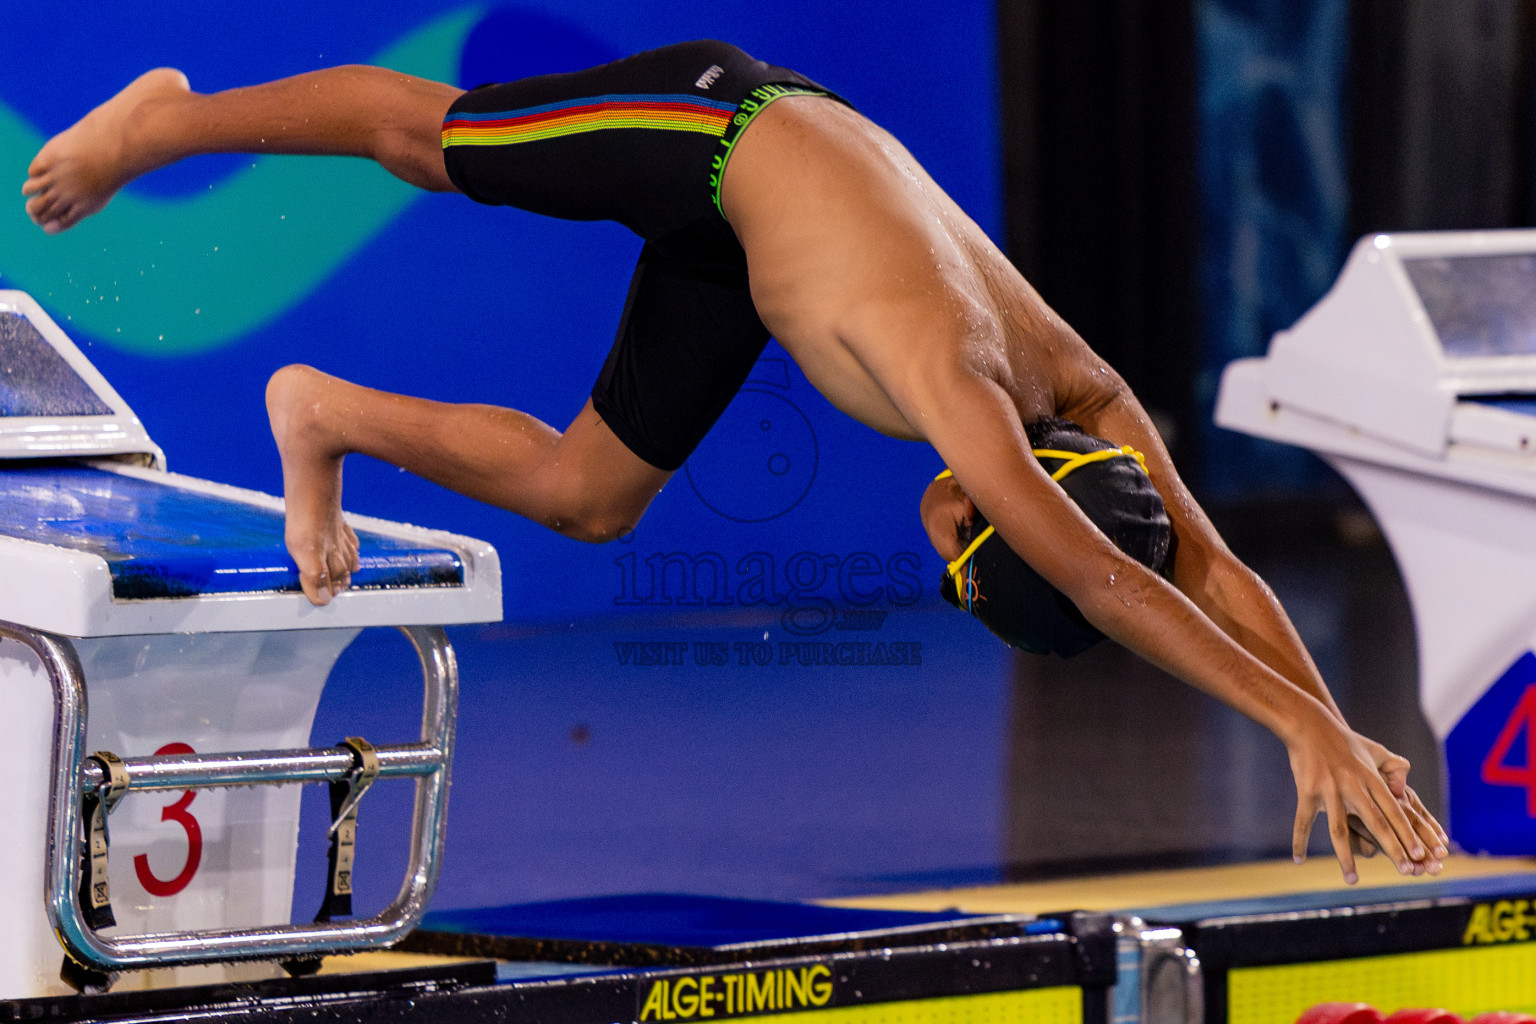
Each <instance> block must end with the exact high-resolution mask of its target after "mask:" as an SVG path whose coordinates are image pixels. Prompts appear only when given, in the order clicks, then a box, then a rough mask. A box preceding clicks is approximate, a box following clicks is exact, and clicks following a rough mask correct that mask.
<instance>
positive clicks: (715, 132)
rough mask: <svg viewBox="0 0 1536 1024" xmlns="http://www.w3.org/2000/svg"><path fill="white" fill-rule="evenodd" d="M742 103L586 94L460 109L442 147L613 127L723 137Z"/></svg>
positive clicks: (451, 118)
mask: <svg viewBox="0 0 1536 1024" xmlns="http://www.w3.org/2000/svg"><path fill="white" fill-rule="evenodd" d="M736 107H737V104H735V103H726V102H722V101H720V100H709V99H703V98H701V97H698V96H690V95H687V94H671V95H669V94H652V95H644V94H641V95H608V96H583V97H581V98H580V99H574V100H566V101H564V102H561V103H546V104H544V105H543V106H538V107H525V108H523V109H521V110H507V111H499V112H495V113H487V114H471V113H465V112H457V113H454V114H451V115H449V117H448V118H447V119H446V120H445V121H444V122H443V148H444V149H447V148H448V147H450V146H511V145H516V144H517V143H521V142H538V141H540V140H543V139H556V138H560V137H561V136H565V135H578V134H580V133H582V132H595V131H603V130H605V129H608V128H649V129H653V130H660V131H676V132H699V133H701V134H704V135H712V136H714V137H715V138H721V137H723V136H724V135H725V130H726V128H727V127H728V126H729V125H730V123H731V117H732V116H733V115H734V114H735V113H736Z"/></svg>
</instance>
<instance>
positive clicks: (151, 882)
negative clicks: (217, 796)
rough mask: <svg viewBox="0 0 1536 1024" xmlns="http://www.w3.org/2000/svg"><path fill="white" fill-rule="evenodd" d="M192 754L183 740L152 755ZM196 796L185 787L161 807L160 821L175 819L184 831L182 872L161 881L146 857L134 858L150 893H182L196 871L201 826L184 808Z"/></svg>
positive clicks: (200, 859)
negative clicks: (185, 836) (174, 800)
mask: <svg viewBox="0 0 1536 1024" xmlns="http://www.w3.org/2000/svg"><path fill="white" fill-rule="evenodd" d="M194 753H196V751H195V750H193V749H192V748H191V747H189V746H187V745H186V744H185V743H167V744H166V745H165V746H163V747H161V748H160V749H159V750H157V751H155V756H157V757H158V756H160V755H161V754H194ZM196 796H197V791H196V790H191V789H189V790H186V791H185V792H183V793H182V794H181V799H180V800H177V801H176V802H175V803H173V804H171V805H169V806H167V807H163V808H161V809H160V820H161V821H174V822H175V823H176V824H178V825H180V826H181V827H182V828H184V829H185V830H186V832H187V863H186V864H185V865H184V866H183V867H182V869H181V874H179V875H177V876H176V877H175V878H172V879H170V880H169V881H161V880H160V879H158V878H156V877H155V873H154V872H153V871H151V870H150V869H149V858H148V857H147V856H145V855H144V854H142V853H141V854H139V855H138V856H136V857H134V858H133V870H134V871H136V872H138V875H139V884H140V885H142V886H143V887H144V890H145V891H146V892H148V893H149V894H150V895H151V896H174V895H176V894H177V893H179V892H181V890H183V889H185V888H186V887H187V885H188V884H189V883H190V882H191V881H192V876H193V875H195V874H197V868H198V865H199V864H201V863H202V862H203V829H202V827H201V826H200V825H198V823H197V819H196V818H194V817H192V815H191V814H190V813H188V811H187V808H188V807H190V806H192V801H193V799H194V798H195V797H196Z"/></svg>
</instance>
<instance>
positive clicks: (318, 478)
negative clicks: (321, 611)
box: [267, 366, 358, 604]
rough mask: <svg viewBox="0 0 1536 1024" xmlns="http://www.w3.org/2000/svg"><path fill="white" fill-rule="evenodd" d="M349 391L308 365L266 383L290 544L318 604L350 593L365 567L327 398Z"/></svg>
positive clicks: (307, 589)
mask: <svg viewBox="0 0 1536 1024" xmlns="http://www.w3.org/2000/svg"><path fill="white" fill-rule="evenodd" d="M347 387H350V385H348V384H346V383H345V382H343V381H340V380H337V379H336V378H335V377H331V376H330V375H328V374H324V373H321V372H320V371H319V370H315V369H312V368H310V367H308V366H285V367H283V368H282V369H281V370H278V371H277V372H276V373H274V374H273V375H272V379H271V381H270V382H269V383H268V384H267V416H268V418H269V419H270V420H271V423H272V436H273V438H274V439H275V440H276V441H277V451H278V454H279V455H281V456H282V460H283V495H284V499H283V500H284V503H285V505H286V509H287V522H286V528H285V530H284V539H285V540H286V542H287V545H288V553H289V554H290V555H292V556H293V560H294V562H295V563H297V565H298V567H299V584H300V586H302V587H303V588H304V596H305V597H308V598H309V600H310V601H311V602H312V603H314V604H329V603H330V601H331V598H333V597H335V596H336V595H337V594H339V593H341V592H342V591H343V590H345V589H346V587H347V585H348V584H349V583H350V582H351V577H352V573H353V572H355V571H356V569H357V565H358V562H357V534H356V533H354V532H353V530H352V527H350V526H348V525H347V523H346V521H345V520H344V519H343V518H342V515H341V462H342V458H343V457H344V456H345V455H346V448H345V446H344V445H343V443H342V441H341V439H340V438H339V437H337V436H335V435H334V434H333V433H332V432H331V431H329V430H328V429H327V428H326V425H325V422H324V419H325V414H326V412H327V404H328V402H327V400H328V393H334V392H335V391H336V390H337V389H344V388H347Z"/></svg>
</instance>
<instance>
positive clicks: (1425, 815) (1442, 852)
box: [1402, 786, 1451, 875]
mask: <svg viewBox="0 0 1536 1024" xmlns="http://www.w3.org/2000/svg"><path fill="white" fill-rule="evenodd" d="M1402 805H1403V810H1404V812H1405V813H1406V814H1407V815H1408V819H1409V820H1410V821H1412V822H1413V829H1414V831H1415V832H1416V833H1418V836H1419V840H1420V841H1421V842H1422V843H1423V844H1424V849H1426V850H1427V851H1429V855H1428V856H1427V857H1426V858H1425V864H1426V866H1427V867H1428V868H1429V873H1430V874H1432V875H1438V874H1439V873H1440V869H1441V867H1442V866H1443V865H1442V864H1441V863H1440V862H1441V859H1442V858H1444V857H1447V856H1449V855H1450V852H1451V850H1450V843H1451V837H1450V836H1448V835H1446V834H1445V830H1444V829H1443V828H1441V827H1440V823H1439V822H1438V821H1436V820H1435V816H1434V815H1433V814H1430V813H1429V808H1427V807H1425V806H1424V801H1422V800H1420V799H1419V794H1417V793H1415V792H1414V791H1413V787H1411V786H1409V787H1406V788H1405V792H1404V795H1403V800H1402Z"/></svg>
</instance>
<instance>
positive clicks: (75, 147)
mask: <svg viewBox="0 0 1536 1024" xmlns="http://www.w3.org/2000/svg"><path fill="white" fill-rule="evenodd" d="M190 95H191V90H190V88H189V87H188V85H187V78H186V76H185V75H183V74H182V73H181V72H180V71H176V70H174V69H172V68H156V69H155V70H154V71H149V72H146V73H145V74H142V75H140V76H139V77H138V78H136V79H134V80H133V81H132V82H131V83H129V85H128V87H127V88H125V89H124V90H123V91H122V92H120V93H118V94H117V95H116V96H114V97H112V98H111V99H110V100H108V101H107V102H105V103H103V104H102V105H101V106H99V107H97V108H96V109H95V110H93V111H91V112H90V113H89V114H86V115H85V116H84V117H82V118H81V119H80V120H79V121H77V122H75V124H74V126H73V127H71V128H68V129H66V130H65V131H62V132H60V133H59V134H58V135H55V136H54V137H53V138H52V139H49V140H48V143H47V145H45V146H43V148H42V149H41V150H40V151H39V152H38V154H37V156H36V157H34V158H33V160H32V164H31V166H30V167H28V168H27V181H26V184H24V185H23V186H22V187H21V193H22V195H24V196H27V197H29V198H28V199H27V215H28V216H29V217H31V218H32V220H33V221H34V222H35V223H36V224H37V225H38V226H40V227H41V228H42V229H43V230H44V231H46V232H48V233H49V234H50V235H52V234H57V233H58V232H60V231H63V230H65V229H66V228H71V227H74V226H75V225H76V224H78V223H79V222H80V221H82V220H84V219H85V218H86V217H89V216H90V215H91V214H93V213H95V212H96V211H98V210H100V209H101V208H102V207H103V206H106V205H107V202H108V200H110V199H111V198H112V197H113V196H114V195H115V194H116V193H117V190H118V189H120V188H122V187H123V186H124V185H126V184H127V183H128V182H130V181H132V180H133V179H134V178H136V177H138V176H139V175H141V174H144V173H145V172H146V171H150V170H153V169H154V168H156V167H160V166H163V165H164V164H166V163H169V162H170V161H171V160H173V159H175V158H176V156H177V155H178V154H175V153H165V152H160V151H159V150H160V149H161V147H160V146H158V145H149V144H148V142H147V140H145V139H143V138H140V137H138V135H137V133H136V132H135V131H134V129H135V128H136V126H137V125H138V124H139V123H140V122H141V121H142V120H143V115H144V114H145V113H146V110H147V109H148V108H150V107H151V106H153V105H155V104H160V103H165V102H174V101H175V100H177V99H180V98H184V97H186V96H190Z"/></svg>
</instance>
